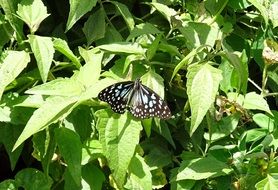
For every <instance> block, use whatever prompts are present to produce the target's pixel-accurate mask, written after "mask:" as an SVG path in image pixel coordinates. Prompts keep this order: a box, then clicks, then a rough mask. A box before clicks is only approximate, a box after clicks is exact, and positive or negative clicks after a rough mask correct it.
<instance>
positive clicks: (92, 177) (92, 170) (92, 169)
mask: <svg viewBox="0 0 278 190" xmlns="http://www.w3.org/2000/svg"><path fill="white" fill-rule="evenodd" d="M82 178H83V179H82V187H83V189H94V190H101V189H102V184H103V182H104V181H105V175H104V173H103V172H102V170H101V169H100V168H98V167H97V166H95V165H93V164H92V163H89V164H87V165H85V166H83V167H82ZM86 186H87V188H86Z"/></svg>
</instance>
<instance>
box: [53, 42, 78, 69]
mask: <svg viewBox="0 0 278 190" xmlns="http://www.w3.org/2000/svg"><path fill="white" fill-rule="evenodd" d="M53 46H54V48H55V49H56V50H57V51H59V52H60V53H62V54H63V55H65V56H66V57H67V58H69V59H70V60H71V61H72V62H73V63H74V65H75V66H76V68H78V69H79V68H80V67H81V64H80V61H79V59H78V58H77V57H76V56H75V55H74V54H73V52H72V51H71V49H70V48H69V46H68V44H67V42H66V41H65V40H63V39H60V38H54V40H53Z"/></svg>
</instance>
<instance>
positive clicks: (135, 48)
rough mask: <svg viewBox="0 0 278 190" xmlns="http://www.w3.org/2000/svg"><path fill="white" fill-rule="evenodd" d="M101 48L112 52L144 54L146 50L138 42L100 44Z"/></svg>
mask: <svg viewBox="0 0 278 190" xmlns="http://www.w3.org/2000/svg"><path fill="white" fill-rule="evenodd" d="M98 48H99V49H101V50H105V51H108V52H112V53H128V54H141V55H144V53H145V50H144V49H143V48H142V47H141V46H140V45H139V44H138V43H129V42H118V43H112V44H109V45H101V46H98Z"/></svg>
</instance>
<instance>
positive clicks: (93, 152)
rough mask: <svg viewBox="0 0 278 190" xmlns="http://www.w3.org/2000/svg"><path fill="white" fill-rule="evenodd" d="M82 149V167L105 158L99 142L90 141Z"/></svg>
mask: <svg viewBox="0 0 278 190" xmlns="http://www.w3.org/2000/svg"><path fill="white" fill-rule="evenodd" d="M86 145H87V146H85V147H83V149H82V162H81V164H82V165H85V164H87V163H89V162H90V161H92V160H95V159H98V158H99V157H101V156H103V150H102V145H101V143H100V142H99V141H98V140H90V141H89V142H88V143H86Z"/></svg>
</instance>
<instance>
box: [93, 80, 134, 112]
mask: <svg viewBox="0 0 278 190" xmlns="http://www.w3.org/2000/svg"><path fill="white" fill-rule="evenodd" d="M133 85H134V82H133V81H125V82H119V83H116V84H113V85H111V86H108V87H107V88H105V89H103V90H102V91H101V92H100V93H99V94H98V98H99V99H100V100H102V101H104V102H107V103H108V104H109V105H110V106H111V109H112V110H113V111H114V112H116V113H124V112H125V109H126V106H127V102H128V99H129V96H130V94H131V92H132V89H133Z"/></svg>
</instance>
